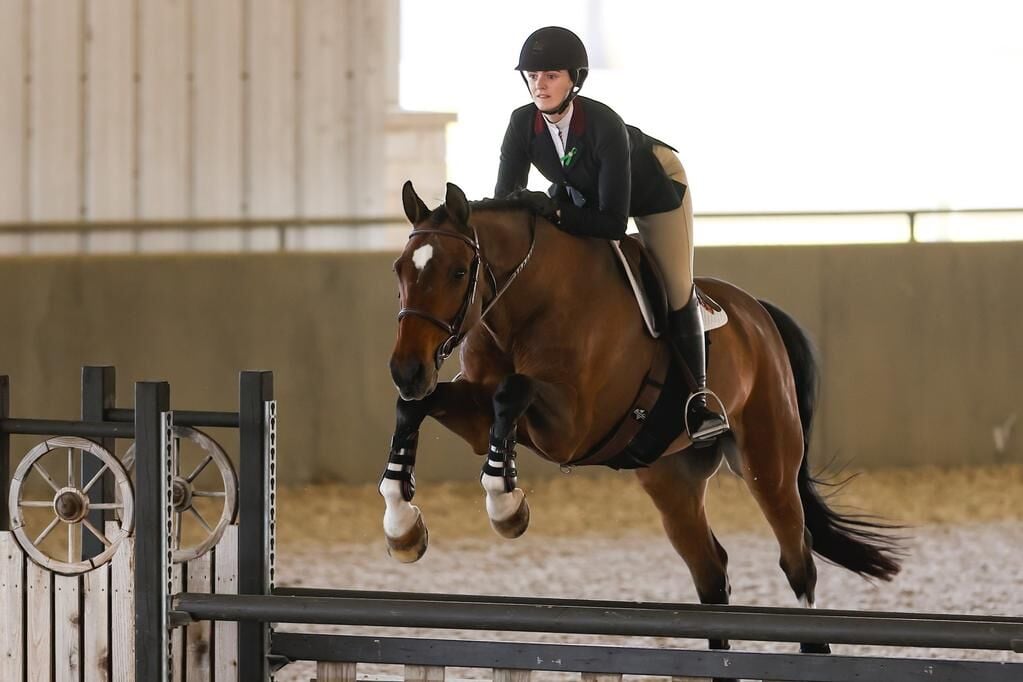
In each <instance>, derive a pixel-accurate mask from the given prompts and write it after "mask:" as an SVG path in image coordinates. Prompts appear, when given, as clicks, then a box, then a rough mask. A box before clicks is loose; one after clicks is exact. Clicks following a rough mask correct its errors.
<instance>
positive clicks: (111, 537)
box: [8, 437, 135, 575]
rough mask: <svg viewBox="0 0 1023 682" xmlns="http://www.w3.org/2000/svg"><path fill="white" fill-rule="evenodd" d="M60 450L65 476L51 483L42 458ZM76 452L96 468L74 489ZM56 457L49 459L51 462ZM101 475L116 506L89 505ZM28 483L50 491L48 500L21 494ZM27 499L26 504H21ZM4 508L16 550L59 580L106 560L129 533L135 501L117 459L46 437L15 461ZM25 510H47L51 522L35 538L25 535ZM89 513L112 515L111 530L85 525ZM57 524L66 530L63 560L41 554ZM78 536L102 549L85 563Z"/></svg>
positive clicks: (84, 444) (83, 443)
mask: <svg viewBox="0 0 1023 682" xmlns="http://www.w3.org/2000/svg"><path fill="white" fill-rule="evenodd" d="M64 448H67V477H66V479H65V477H64V476H57V477H56V478H54V477H53V476H51V475H50V471H51V469H48V468H47V466H51V467H52V464H49V463H47V464H46V465H44V463H43V462H42V459H43V458H44V457H45V456H46V455H48V454H49V453H51V452H54V451H58V450H62V449H64ZM76 451H78V452H81V453H83V455H84V454H85V453H88V454H89V455H91V456H93V457H95V458H96V459H98V460H99V461H100V462H101V463H102V466H101V467H100V469H99V471H98V472H97V473H96V475H95V476H93V477H92V479H91V480H90V481H88V482H86V483H84V484H79V482H78V481H77V480H76V476H75V452H76ZM58 457H59V456H58ZM58 457H50V458H49V459H50V460H54V459H57V458H58ZM107 471H109V472H110V473H111V474H112V475H113V477H114V483H115V487H116V490H117V497H118V498H119V499H118V500H117V501H116V502H101V503H93V502H90V500H89V491H90V490H92V488H93V487H94V486H95V485H97V484H98V483H99V482H100V479H101V478H102V476H103V474H104V472H107ZM32 478H39V479H41V481H42V482H45V483H46V485H47V486H49V488H50V490H51V491H52V493H53V497H52V498H50V499H41V498H39V496H38V495H35V494H29V495H30V497H29V495H27V494H26V488H27V487H31V488H32V489H35V488H36V487H37V486H36V485H35V484H30V485H29V486H26V482H28V481H29V480H30V479H32ZM27 497H29V499H26V498H27ZM32 498H35V499H32ZM8 503H9V508H10V513H11V526H12V530H13V531H14V537H15V538H16V539H17V541H18V544H19V545H21V548H22V549H23V550H24V551H25V553H26V554H28V555H29V556H30V557H31V558H32V560H33V561H35V562H36V563H37V564H39V565H40V566H42V567H44V568H48V569H50V570H51V571H54V572H56V573H62V574H64V575H77V574H80V573H85V572H87V571H91V570H92V569H94V568H96V567H97V566H101V565H102V564H104V563H106V562H107V561H109V560H110V558H111V557H112V556H113V555H114V552H116V551H117V547H118V546H119V545H120V543H121V541H123V540H124V538H126V537H128V535H130V534H131V531H132V526H133V524H134V504H135V498H134V495H133V491H132V485H131V480H130V479H129V478H128V473H127V471H125V468H124V466H122V464H121V462H120V460H118V459H117V457H115V456H114V455H112V454H111V453H110V452H108V451H107V450H105V449H104V448H102V447H101V446H99V445H97V444H96V443H93V442H92V441H90V440H86V439H84V438H75V437H63V438H50V439H49V440H46V441H44V442H42V443H40V444H39V445H37V446H35V447H34V448H32V449H31V450H30V451H29V453H28V454H27V455H25V457H24V458H23V459H22V460H21V463H20V464H19V465H18V468H17V469H16V470H15V472H14V476H13V477H12V478H11V489H10V497H9V499H8ZM27 509H48V510H51V511H52V512H53V519H52V520H51V521H50V522H49V524H48V525H47V526H46V527H45V528H43V530H42V531H41V532H39V533H38V534H37V533H35V531H32V532H29V530H28V526H27V525H26V519H25V514H24V512H25V510H27ZM94 509H103V510H109V511H114V512H116V514H117V518H118V521H117V524H116V529H114V528H112V527H110V528H97V527H96V526H95V525H94V524H93V523H92V522H91V521H89V512H90V511H92V510H94ZM61 524H64V525H65V526H67V553H66V555H65V556H62V557H58V556H55V555H54V554H55V553H54V552H52V551H49V550H44V549H43V542H44V541H45V540H46V539H47V537H49V536H50V535H51V534H52V533H53V532H54V531H55V530H57V528H58V526H60V525H61ZM82 529H84V531H83V530H82ZM83 532H89V533H91V534H92V535H93V536H94V537H95V538H96V539H97V540H99V541H100V542H101V543H102V544H103V551H102V552H100V553H99V554H98V555H96V556H94V557H92V558H90V559H83V558H82V556H81V544H80V538H81V534H82V533H83ZM108 533H109V534H108ZM65 559H66V560H65Z"/></svg>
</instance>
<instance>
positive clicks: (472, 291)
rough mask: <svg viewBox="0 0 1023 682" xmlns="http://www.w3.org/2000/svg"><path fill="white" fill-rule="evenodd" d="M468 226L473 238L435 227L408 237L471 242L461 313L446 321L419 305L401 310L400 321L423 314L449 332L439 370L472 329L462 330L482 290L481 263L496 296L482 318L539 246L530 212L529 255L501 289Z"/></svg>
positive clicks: (441, 350)
mask: <svg viewBox="0 0 1023 682" xmlns="http://www.w3.org/2000/svg"><path fill="white" fill-rule="evenodd" d="M469 227H470V228H471V229H472V239H469V238H468V237H466V236H465V235H463V234H461V233H459V232H449V231H448V230H439V229H434V228H427V229H423V230H414V231H413V232H412V234H410V235H409V237H408V238H409V239H412V238H413V237H418V236H419V235H422V234H435V235H438V236H440V237H453V238H455V239H459V240H461V241H463V242H465V243H466V244H468V245H469V248H470V249H472V263H471V264H470V265H469V289H468V291H466V292H465V297H464V298H463V299H462V305H460V306H459V308H458V312H457V313H456V314H455V317H454V319H453V320H452V321H451V322H445V321H444V320H442V319H440V318H439V317H437V316H436V315H433V314H432V313H428V312H427V311H425V310H420V309H418V308H409V307H406V306H402V308H401V310H400V311H399V312H398V322H401V321H402V320H403V319H405V318H406V317H408V316H409V315H412V316H414V317H421V318H423V319H424V320H426V321H428V322H431V323H432V324H435V325H436V326H438V327H440V328H441V329H443V330H444V331H445V332H447V335H448V337H447V338H446V339H444V341H442V342H441V344H440V345H439V346H437V350H436V351H435V352H434V357H433V361H434V364H435V365H436V368H437V369H440V367H441V365H442V364H444V361H445V360H447V359H448V358H449V357H450V356H451V354H452V353H453V352H454V351H455V349H456V348H458V344H460V343H462V340H463V339H464V338H465V335H466V334H468V333H469V331H470V330H471V329H472V326H470V327H469V328H468V329H462V327H463V326H464V325H465V318H466V317H467V316H468V314H469V309H470V308H471V307H472V305H473V303H475V301H476V295H477V293H478V291H477V290H478V289H479V274H480V265H481V264H482V265H483V267H484V268H485V269H486V271H487V278H488V279H489V280H490V286H491V288H492V289H493V291H494V298H493V299H491V301H490V303H488V304H487V305H486V306H485V307H484V308H483V311H482V312H481V313H480V320H482V319H483V318H484V317H486V315H487V313H488V312H490V309H491V308H493V307H494V304H495V303H497V300H498V299H499V298H501V296H502V295H503V294H504V292H505V291H507V290H508V287H509V286H510V285H511V283H512V282H514V281H515V278H516V277H518V276H519V273H521V272H522V269H523V268H524V267H526V263H528V262H529V259H530V258H531V257H532V255H533V247H534V246H536V215H531V218H530V221H529V237H530V239H529V251H528V252H527V253H526V257H525V258H523V259H522V262H521V263H519V265H518V267H516V268H515V271H514V272H512V274H511V276H510V277H509V278H508V281H507V282H505V283H504V285H502V286H501V287H500V288H498V286H497V278H496V277H494V271H493V270H492V269H491V268H490V263H488V262H487V261H486V260H485V259H484V258H483V253H482V251H481V250H480V240H479V235H478V234H477V233H476V228H475V227H472V226H471V225H470V226H469Z"/></svg>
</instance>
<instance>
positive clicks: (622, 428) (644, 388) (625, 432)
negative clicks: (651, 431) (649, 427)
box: [568, 343, 671, 466]
mask: <svg viewBox="0 0 1023 682" xmlns="http://www.w3.org/2000/svg"><path fill="white" fill-rule="evenodd" d="M670 366H671V351H670V350H669V349H668V346H667V344H664V343H658V344H657V349H656V350H655V351H654V357H653V361H652V363H651V366H650V370H649V371H648V372H647V375H646V377H644V379H643V384H642V385H641V386H640V388H639V392H638V393H637V394H636V398H635V400H633V401H632V407H630V408H629V411H628V413H627V414H626V415H625V417H624V418H622V420H621V421H620V422H618V425H617V426H615V428H614V430H612V431H611V433H610V434H609V435H608V436H607V437H606V438H605V439H604V440H603V441H602V442H601V443H599V444H598V445H597V446H596V447H595V448H594V449H593V450H591V451H590V452H588V453H586V454H585V455H583V456H582V457H580V458H579V459H577V460H575V461H573V462H569V463H568V465H569V466H578V465H582V464H585V465H593V464H606V463H607V462H608V461H610V460H611V459H613V458H614V457H615V455H617V454H618V453H620V452H622V451H623V450H625V448H626V447H628V446H629V444H630V443H631V442H632V439H633V438H635V437H636V435H637V434H638V433H639V432H640V431H642V430H643V426H644V425H645V424H646V420H647V417H648V416H650V412H651V410H653V408H654V405H656V404H657V399H658V398H659V397H660V396H661V390H662V389H663V388H664V383H665V381H667V378H668V368H669V367H670Z"/></svg>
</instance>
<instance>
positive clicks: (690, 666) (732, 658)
mask: <svg viewBox="0 0 1023 682" xmlns="http://www.w3.org/2000/svg"><path fill="white" fill-rule="evenodd" d="M271 651H272V653H273V654H274V655H279V656H284V657H285V658H287V659H289V660H291V661H336V662H349V663H375V664H404V665H428V666H447V667H466V668H511V669H518V670H552V671H564V672H593V673H620V674H623V675H657V676H673V677H682V676H685V677H699V678H704V677H708V678H710V677H712V678H724V677H728V678H729V679H733V678H743V679H747V678H751V679H758V680H760V679H765V680H807V681H808V680H815V681H816V682H863V681H864V680H905V681H908V682H916V681H919V682H924V681H926V682H976V680H984V681H985V682H1019V680H1020V679H1023V664H1020V663H998V662H988V661H960V660H948V659H904V658H879V657H865V656H828V655H818V654H768V653H753V652H745V651H699V650H686V649H641V648H631V647H616V646H584V645H576V644H537V643H529V642H483V641H472V640H445V639H411V638H398V637H393V638H392V637H359V636H350V635H314V634H306V633H297V632H283V631H280V630H277V631H275V632H274V634H273V642H272V646H271Z"/></svg>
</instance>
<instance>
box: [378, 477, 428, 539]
mask: <svg viewBox="0 0 1023 682" xmlns="http://www.w3.org/2000/svg"><path fill="white" fill-rule="evenodd" d="M380 494H381V495H383V497H384V502H385V503H386V504H387V509H386V510H385V511H384V532H385V533H386V534H387V535H388V536H389V537H392V538H400V537H401V536H402V535H404V534H405V533H407V532H409V531H410V530H412V526H414V525H415V524H416V519H418V518H419V507H417V506H415V505H414V504H411V503H409V502H406V501H405V498H403V497H402V496H401V482H400V481H394V480H391V479H389V478H385V479H384V480H382V481H380Z"/></svg>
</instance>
